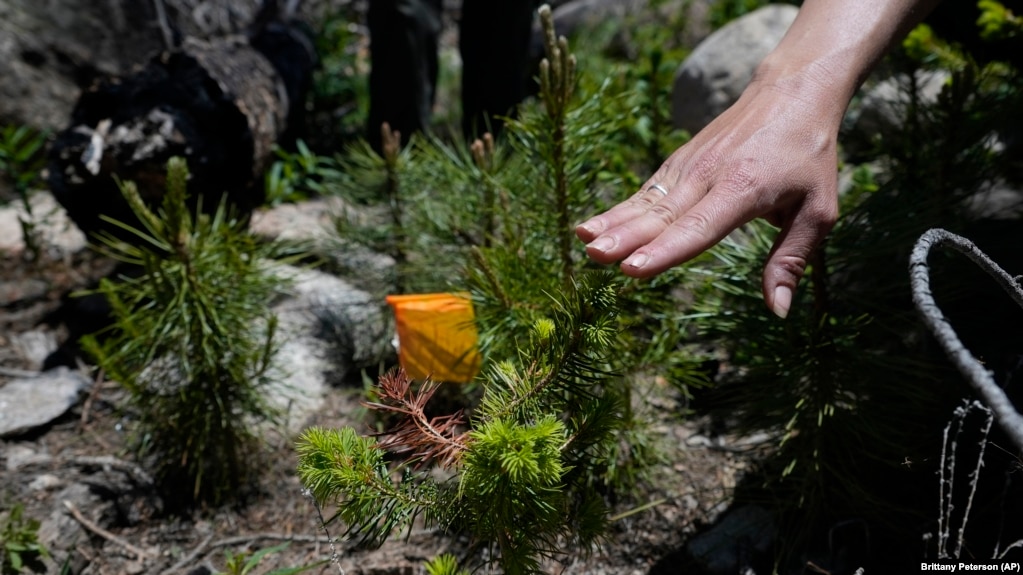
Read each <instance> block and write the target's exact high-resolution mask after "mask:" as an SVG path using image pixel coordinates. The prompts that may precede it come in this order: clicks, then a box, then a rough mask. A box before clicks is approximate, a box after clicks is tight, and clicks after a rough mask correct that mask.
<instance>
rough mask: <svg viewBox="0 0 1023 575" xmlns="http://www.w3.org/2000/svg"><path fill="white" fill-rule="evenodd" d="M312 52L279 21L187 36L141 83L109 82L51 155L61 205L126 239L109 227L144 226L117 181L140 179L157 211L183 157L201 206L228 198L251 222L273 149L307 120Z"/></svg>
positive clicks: (83, 103)
mask: <svg viewBox="0 0 1023 575" xmlns="http://www.w3.org/2000/svg"><path fill="white" fill-rule="evenodd" d="M250 38H251V39H250ZM311 46H312V44H311V43H310V42H308V40H307V39H306V38H305V37H304V36H303V34H302V33H301V32H300V31H298V30H297V29H296V28H294V27H291V26H287V25H284V24H283V23H279V22H274V23H271V24H269V25H264V26H263V27H262V29H261V30H260V31H259V33H258V34H254V35H252V36H251V37H247V36H232V37H227V38H219V39H214V40H209V41H206V40H199V39H193V38H188V39H186V40H185V41H184V42H182V43H181V45H180V46H178V47H176V48H173V49H171V50H167V51H164V52H162V53H160V54H158V55H157V56H155V57H154V58H153V59H152V60H151V61H150V62H149V64H148V65H146V66H145V67H144V68H142V69H141V70H139V71H137V72H136V73H135V74H133V75H131V76H128V77H124V78H121V77H110V78H105V79H103V80H101V81H99V82H98V83H96V84H94V85H93V86H92V87H90V88H89V89H88V90H86V91H85V92H84V93H83V94H82V95H81V97H80V98H79V100H78V103H77V105H76V106H75V108H74V111H73V112H72V115H71V122H70V126H69V127H68V128H67V129H65V130H63V131H62V132H60V133H59V134H58V135H57V137H56V138H55V140H54V142H53V144H52V146H51V148H50V157H49V166H48V172H49V175H48V180H49V184H50V187H51V190H52V191H53V194H54V197H56V199H57V201H59V202H60V204H61V205H62V206H63V207H64V208H65V209H66V210H67V212H68V215H69V216H70V217H71V219H72V220H73V221H74V222H75V224H76V225H78V227H79V228H81V229H82V231H83V232H85V233H86V234H88V235H95V234H96V233H97V232H99V231H101V230H105V231H108V232H110V233H113V234H115V235H119V236H121V237H125V236H124V233H123V232H122V231H121V230H120V228H118V227H116V226H112V225H110V224H109V223H107V222H105V221H104V220H103V219H102V218H101V215H106V216H108V217H110V218H113V219H116V220H118V221H121V222H124V223H127V224H129V225H138V221H137V219H136V218H135V217H134V215H133V214H132V213H131V211H130V209H129V208H128V205H127V203H126V202H125V201H124V200H123V198H122V196H121V193H120V190H119V188H118V184H117V180H121V181H126V180H131V181H134V182H135V183H136V184H137V185H138V188H139V192H140V195H141V196H142V197H143V199H144V200H145V201H146V202H147V203H149V204H150V205H153V206H157V205H159V203H160V200H161V199H162V197H163V192H164V178H165V171H166V162H167V160H168V159H169V158H170V157H172V156H182V157H184V158H185V159H186V160H187V162H188V166H189V169H190V171H191V173H192V176H191V179H190V181H189V195H190V197H191V199H192V201H193V205H194V203H195V202H197V201H198V199H199V197H200V196H201V197H202V205H203V208H204V209H205V210H212V209H214V208H215V207H216V205H217V203H218V202H219V201H220V199H221V197H222V196H224V195H226V197H227V201H228V203H229V204H230V205H231V206H232V208H233V209H234V210H235V214H236V215H238V216H239V217H242V218H247V217H248V215H249V214H250V213H251V211H252V210H253V209H254V208H255V207H256V206H258V205H259V204H260V203H261V202H262V201H263V199H264V195H263V183H262V175H263V171H264V170H265V168H266V167H267V165H268V164H269V163H270V161H271V160H272V153H273V147H274V145H275V144H276V143H278V142H279V141H280V139H281V138H282V136H283V135H284V134H286V133H292V132H293V130H294V129H295V125H296V124H297V123H299V122H300V121H301V118H300V117H298V116H299V115H300V113H301V110H302V109H303V104H302V102H303V100H304V97H305V93H306V90H307V88H308V85H309V82H310V78H311V74H312V69H313V66H314V64H315V53H314V51H313V50H312V48H311ZM264 52H272V53H264ZM289 127H290V129H289Z"/></svg>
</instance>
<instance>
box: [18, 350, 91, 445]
mask: <svg viewBox="0 0 1023 575" xmlns="http://www.w3.org/2000/svg"><path fill="white" fill-rule="evenodd" d="M91 383H92V381H91V380H90V379H89V378H87V377H85V375H83V374H82V373H80V372H78V371H72V370H70V369H68V368H66V367H60V368H57V369H53V370H50V371H47V372H43V373H41V374H39V376H38V377H34V378H22V379H15V380H12V381H10V382H8V383H7V384H6V385H4V386H3V387H0V437H11V436H15V435H19V434H22V433H25V432H27V431H31V430H33V429H35V428H38V427H41V426H43V425H46V424H48V423H50V422H51V421H53V420H54V419H56V418H58V417H60V416H61V415H63V414H64V412H66V411H67V410H68V409H70V408H71V406H73V405H74V404H75V403H77V401H78V395H79V394H80V393H81V392H82V391H84V390H85V388H87V387H89V385H90V384H91Z"/></svg>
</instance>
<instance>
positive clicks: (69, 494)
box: [38, 483, 111, 573]
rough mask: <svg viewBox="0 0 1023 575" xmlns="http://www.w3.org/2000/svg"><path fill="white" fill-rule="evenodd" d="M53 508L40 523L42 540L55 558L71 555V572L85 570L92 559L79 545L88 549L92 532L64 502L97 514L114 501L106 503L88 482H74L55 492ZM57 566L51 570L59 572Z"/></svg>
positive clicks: (40, 539)
mask: <svg viewBox="0 0 1023 575" xmlns="http://www.w3.org/2000/svg"><path fill="white" fill-rule="evenodd" d="M52 501H53V510H52V511H51V512H50V514H49V515H48V516H47V517H46V518H45V519H43V520H42V521H41V523H40V525H39V531H38V535H39V542H40V543H42V544H43V545H44V546H46V548H47V549H49V550H50V553H51V554H52V555H53V556H54V557H62V558H63V557H67V558H68V561H70V563H71V569H70V572H71V573H81V572H82V570H83V568H84V567H85V565H87V564H88V559H86V558H85V556H84V555H82V554H81V553H77V552H75V550H76V549H77V548H79V547H82V548H85V547H86V545H85V544H86V542H87V541H88V540H89V537H90V534H89V532H88V531H86V530H85V528H84V527H82V524H81V523H79V522H78V521H75V519H74V517H72V516H71V515H70V514H69V513H68V512H67V508H66V507H65V505H64V502H65V501H67V502H68V503H71V504H72V505H74V506H75V508H77V509H79V510H80V511H83V513H85V514H86V515H88V516H93V517H94V516H96V514H95V513H93V512H92V511H93V510H99V511H105V510H107V509H109V508H110V507H111V504H110V503H108V502H104V501H103V500H102V498H100V497H99V496H98V495H97V494H96V493H95V492H94V491H93V490H92V489H91V488H90V487H89V486H88V485H85V484H83V483H72V484H70V485H68V486H67V487H65V488H64V489H62V490H61V491H60V492H58V493H57V494H55V495H54V496H53V498H52ZM59 568H60V566H59V565H58V566H57V569H51V570H50V572H51V573H58V572H61V571H59Z"/></svg>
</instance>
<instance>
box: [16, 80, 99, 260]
mask: <svg viewBox="0 0 1023 575" xmlns="http://www.w3.org/2000/svg"><path fill="white" fill-rule="evenodd" d="M0 77H3V76H2V74H0ZM29 205H30V206H31V209H32V213H31V215H30V214H29V213H28V212H27V211H26V210H25V208H24V206H22V205H21V202H13V203H11V204H8V205H4V206H0V252H7V253H9V254H11V255H19V254H21V253H22V252H24V251H25V235H24V232H23V228H22V223H21V221H22V220H25V221H27V222H30V223H31V224H32V225H33V227H34V230H35V234H36V236H35V241H36V247H38V248H40V250H41V251H42V252H43V253H44V254H45V255H47V256H48V257H49V258H50V259H62V258H64V257H66V256H69V255H71V254H75V253H77V252H79V251H81V250H83V249H85V247H86V245H87V244H86V241H85V235H84V234H82V232H81V231H80V230H79V229H78V228H77V227H76V226H75V225H74V224H73V223H72V222H71V219H70V218H69V217H68V215H67V212H65V211H64V209H63V208H61V207H60V206H59V205H57V200H55V199H54V198H53V195H52V194H50V192H48V191H44V190H36V191H34V192H32V195H31V197H30V200H29Z"/></svg>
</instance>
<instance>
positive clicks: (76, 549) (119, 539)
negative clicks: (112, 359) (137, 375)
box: [0, 252, 760, 575]
mask: <svg viewBox="0 0 1023 575" xmlns="http://www.w3.org/2000/svg"><path fill="white" fill-rule="evenodd" d="M0 258H2V259H0V266H2V267H0V278H3V284H2V285H3V286H4V289H6V290H7V291H8V293H7V294H6V295H5V300H4V301H5V302H6V303H7V305H5V306H4V307H0V369H2V371H3V373H2V374H0V386H2V385H4V384H5V383H6V382H7V381H9V380H10V378H11V376H12V375H16V374H17V370H19V369H30V368H29V367H28V366H25V365H19V364H18V363H17V361H18V360H17V357H16V354H14V353H13V352H12V348H11V345H10V342H11V341H12V340H13V338H15V337H16V334H18V333H21V332H24V331H27V330H31V329H35V330H42V331H44V332H50V333H52V334H53V335H54V336H55V337H56V338H57V340H58V341H64V340H66V339H67V338H68V328H67V325H68V323H70V322H71V321H72V320H71V318H69V317H67V316H66V315H64V316H62V315H61V313H60V311H61V309H62V306H61V302H62V301H63V300H66V299H67V295H68V294H69V293H71V292H73V291H75V290H77V289H81V288H82V287H85V286H87V285H89V284H90V283H91V282H93V281H95V279H96V278H98V277H101V276H102V275H104V274H106V273H109V271H110V267H111V266H110V263H109V262H106V261H104V260H103V259H101V258H98V257H96V256H93V255H90V254H89V253H88V252H83V253H82V254H80V255H78V256H75V257H72V258H66V259H64V260H62V261H56V262H47V263H45V264H30V263H28V262H26V261H24V260H22V259H21V258H20V257H17V256H10V255H3V256H0ZM17 290H21V292H22V293H17ZM26 290H28V291H26ZM92 377H93V379H94V383H93V384H92V386H91V388H90V389H88V390H87V391H86V393H85V394H83V396H82V397H81V399H80V401H79V402H78V403H77V404H76V405H75V406H74V407H73V408H72V409H71V410H70V411H69V412H67V413H66V414H65V415H64V416H62V417H60V418H59V419H58V420H56V421H55V422H53V423H52V424H51V425H49V426H46V427H44V428H42V429H39V430H37V431H34V432H31V433H29V434H26V435H23V436H19V437H13V438H7V439H2V440H0V509H6V508H9V507H10V506H11V505H13V504H15V503H19V502H20V503H22V504H24V506H25V516H26V517H28V518H33V519H37V520H39V521H41V522H42V526H41V527H40V530H39V534H40V537H41V539H42V540H43V541H44V542H46V544H47V545H48V546H49V547H50V550H51V553H52V560H50V561H48V562H47V565H48V569H47V572H49V573H62V572H66V573H72V574H90V575H99V574H104V575H113V574H123V573H126V574H138V573H147V574H148V573H196V574H198V573H208V572H218V571H221V570H223V569H224V559H225V554H227V553H235V554H236V553H253V552H256V551H258V550H260V549H264V548H267V547H270V546H274V545H277V544H280V543H283V542H290V544H289V545H288V547H287V548H286V549H285V550H283V551H280V552H277V553H274V554H270V555H267V556H266V557H265V558H264V560H263V561H262V562H261V563H260V565H259V567H258V568H257V569H256V570H255V571H253V573H267V572H270V571H271V570H272V569H275V568H283V567H293V566H298V565H306V564H313V563H316V562H320V561H324V560H327V562H326V563H325V564H323V565H320V566H318V567H316V568H314V569H312V570H311V571H310V572H311V573H346V574H348V575H405V574H408V575H412V574H418V573H422V572H423V570H422V567H421V566H422V564H423V562H424V561H425V560H427V559H429V558H431V557H434V556H436V555H437V554H439V553H442V552H445V551H447V552H453V553H456V554H458V553H459V552H462V551H464V550H465V549H466V546H467V545H466V544H467V542H466V541H465V540H464V539H463V538H461V537H459V536H458V535H449V534H444V533H440V532H437V531H434V530H429V529H424V528H417V529H414V530H413V532H412V533H411V534H410V535H409V536H408V537H395V538H394V539H393V540H392V541H391V542H388V543H387V544H385V545H384V546H383V547H382V548H380V549H375V550H359V549H354V548H352V547H351V546H349V545H347V544H346V543H344V542H343V541H342V542H338V543H336V544H332V543H331V541H330V539H329V537H328V534H327V533H325V532H324V531H323V529H321V524H320V520H319V514H318V511H317V509H316V508H315V506H314V505H313V504H312V502H311V501H310V500H309V499H308V498H307V497H305V496H303V493H302V486H301V485H300V482H299V480H298V478H297V477H296V474H295V465H296V456H295V453H294V450H293V442H294V437H285V436H282V435H281V434H279V433H268V434H266V453H265V454H263V456H261V457H259V458H258V460H256V461H255V464H256V465H259V466H261V467H260V468H261V469H262V471H261V473H260V474H259V475H260V478H259V485H258V488H257V489H256V490H255V491H254V493H252V494H250V495H249V496H247V497H246V498H245V499H244V500H243V501H242V503H240V504H238V505H237V506H232V507H225V508H221V509H210V510H199V511H191V512H185V511H183V510H180V509H167V508H164V506H163V505H162V504H161V501H160V498H159V496H158V494H157V493H155V492H154V491H153V489H152V488H151V486H150V484H149V480H148V476H147V473H146V470H145V468H144V467H143V466H141V465H139V464H138V463H137V462H136V461H135V459H134V457H133V455H132V453H131V452H130V451H129V450H128V449H127V436H128V432H129V431H130V429H131V428H132V425H133V422H132V421H131V420H130V419H127V418H125V417H124V416H122V415H121V411H120V409H119V407H121V406H122V405H123V400H124V396H123V392H122V391H121V390H120V389H119V387H118V385H117V384H116V383H113V382H108V381H103V380H102V378H101V377H98V376H97V375H96V374H93V375H92ZM641 387H642V389H638V392H639V393H637V395H638V396H639V397H640V400H639V401H640V404H641V406H642V407H643V408H644V409H648V410H649V413H650V414H652V417H653V420H654V426H653V435H654V436H655V438H656V439H657V441H658V442H659V443H660V445H661V448H662V449H663V452H664V456H665V458H664V460H665V462H666V463H665V464H664V465H663V466H661V467H658V468H656V469H654V470H653V471H652V473H651V478H650V480H649V481H647V482H645V483H644V484H643V485H642V486H641V488H640V493H639V494H638V495H637V496H636V497H634V498H631V499H629V500H628V501H623V502H622V503H620V504H618V505H617V506H616V508H615V509H614V513H619V514H623V515H624V516H625V517H624V518H622V519H620V520H617V521H615V522H614V523H612V526H611V530H610V533H609V537H608V540H607V542H606V544H605V545H603V546H602V547H600V548H599V549H597V550H595V551H594V552H593V553H590V554H588V555H587V554H583V553H581V552H580V551H578V550H571V549H566V553H565V557H564V562H563V563H556V564H555V563H552V564H551V565H549V568H548V572H550V573H564V574H593V575H597V574H616V575H629V574H648V573H649V574H657V573H677V572H678V569H679V565H678V561H679V560H680V557H682V555H683V554H682V553H681V550H682V548H683V546H684V544H685V542H686V540H687V538H688V537H690V536H691V535H692V534H693V533H695V532H696V531H697V530H698V529H699V528H700V527H701V526H704V525H706V524H707V523H708V522H710V521H711V520H713V519H714V518H715V517H717V516H718V515H720V513H721V512H722V511H723V510H724V509H725V508H726V507H727V505H728V503H729V500H730V493H731V489H732V488H733V487H734V486H735V484H736V482H737V480H738V479H739V478H740V477H741V476H742V474H743V473H744V472H746V471H748V470H749V469H751V468H752V466H753V465H754V463H755V461H756V460H757V458H758V455H759V454H760V450H759V448H757V447H756V446H752V447H751V446H749V444H748V442H746V443H743V442H736V441H729V439H728V438H721V437H714V436H712V435H710V434H708V433H707V432H706V431H705V430H703V429H701V425H700V420H698V419H694V420H690V421H687V420H685V419H684V418H682V417H680V416H679V414H680V412H681V411H682V406H681V405H680V398H679V396H678V394H677V392H675V391H673V390H672V389H671V388H670V386H667V385H664V384H663V382H657V381H652V382H650V383H647V384H643V385H642V386H641ZM362 393H363V390H362V388H361V387H359V386H352V387H349V388H338V389H334V390H333V391H332V392H331V393H330V395H329V397H328V398H327V401H326V404H325V405H324V407H323V409H321V410H320V411H319V412H318V413H317V414H316V415H315V416H314V417H312V418H311V420H310V421H308V424H309V425H320V426H341V425H354V426H356V428H360V427H359V426H365V425H366V424H365V422H363V421H361V419H360V418H362V417H363V416H364V414H365V412H364V410H362V409H360V406H359V401H360V398H361V394H362ZM648 502H657V503H656V504H655V505H652V506H650V507H649V508H647V509H645V510H642V511H638V512H636V513H633V514H629V513H628V512H629V511H630V509H635V508H637V507H640V506H643V505H644V504H645V503H648ZM324 513H326V514H329V511H324ZM338 531H339V529H338V527H337V526H332V527H331V528H330V534H329V535H330V536H335V535H337V534H338V533H337V532H338ZM332 545H333V549H334V550H335V551H336V556H337V558H338V559H337V560H336V561H329V559H330V557H331V555H332ZM62 567H63V568H66V571H62Z"/></svg>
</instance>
